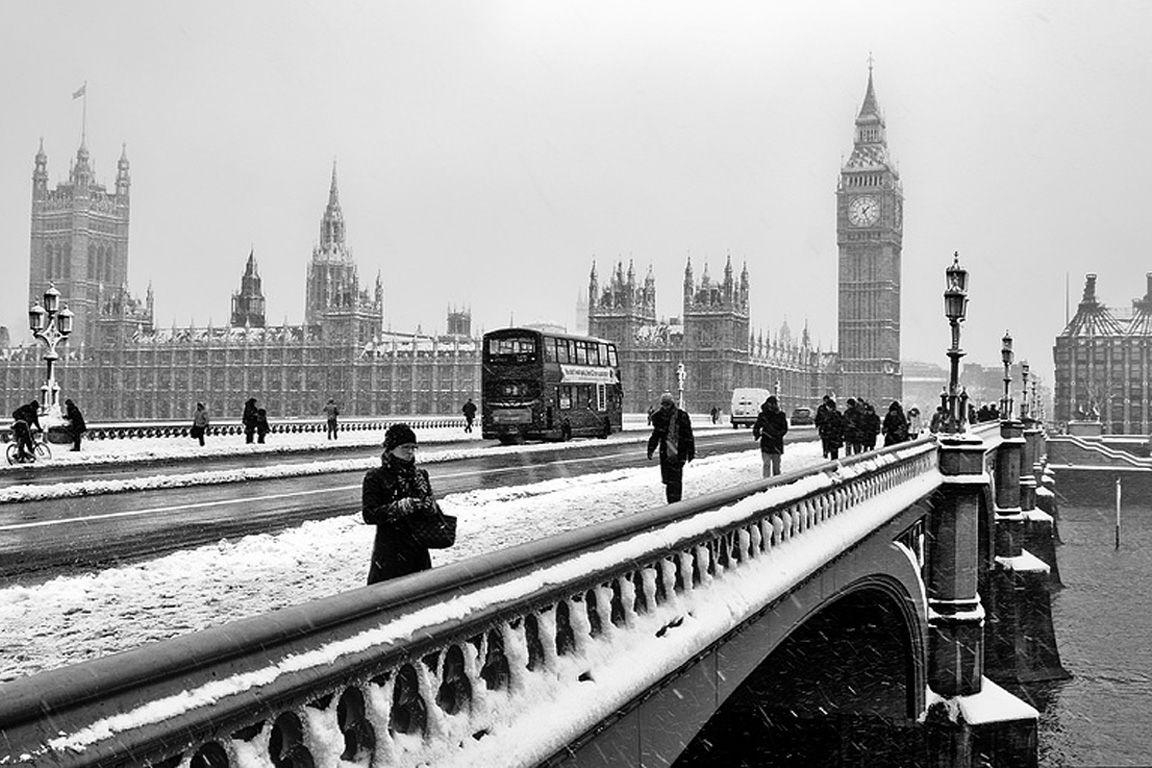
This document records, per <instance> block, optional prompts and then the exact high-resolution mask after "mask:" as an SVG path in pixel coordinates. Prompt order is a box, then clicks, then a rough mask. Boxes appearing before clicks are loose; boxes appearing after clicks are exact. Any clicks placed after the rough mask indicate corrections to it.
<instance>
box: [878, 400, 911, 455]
mask: <svg viewBox="0 0 1152 768" xmlns="http://www.w3.org/2000/svg"><path fill="white" fill-rule="evenodd" d="M882 431H883V432H884V445H885V446H889V445H895V444H896V443H902V442H904V441H905V440H907V439H908V419H906V418H905V417H904V409H903V408H901V407H900V403H897V402H896V401H895V400H893V401H892V405H890V406H888V413H887V414H885V415H884V426H883V427H882Z"/></svg>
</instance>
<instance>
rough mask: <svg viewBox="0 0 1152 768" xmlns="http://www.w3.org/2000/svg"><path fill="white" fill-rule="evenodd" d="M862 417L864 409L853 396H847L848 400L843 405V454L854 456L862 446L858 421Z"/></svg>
mask: <svg viewBox="0 0 1152 768" xmlns="http://www.w3.org/2000/svg"><path fill="white" fill-rule="evenodd" d="M863 418H864V411H863V410H862V409H861V408H860V404H859V403H858V402H856V399H855V398H852V397H850V398H848V402H847V404H846V405H845V407H844V455H845V456H855V455H856V454H857V453H860V452H861V451H862V450H864V448H863V443H864V441H863V439H861V431H860V426H861V425H860V422H861V421H862V420H863Z"/></svg>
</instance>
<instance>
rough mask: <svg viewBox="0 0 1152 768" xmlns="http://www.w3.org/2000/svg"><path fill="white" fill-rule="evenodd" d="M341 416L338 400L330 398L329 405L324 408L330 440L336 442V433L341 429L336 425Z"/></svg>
mask: <svg viewBox="0 0 1152 768" xmlns="http://www.w3.org/2000/svg"><path fill="white" fill-rule="evenodd" d="M339 415H340V409H339V408H337V407H336V400H335V399H334V398H331V397H330V398H328V402H327V404H325V406H324V421H325V422H327V425H328V432H327V433H326V435H327V439H328V440H335V439H336V433H337V432H338V431H339V427H338V426H337V424H336V417H337V416H339Z"/></svg>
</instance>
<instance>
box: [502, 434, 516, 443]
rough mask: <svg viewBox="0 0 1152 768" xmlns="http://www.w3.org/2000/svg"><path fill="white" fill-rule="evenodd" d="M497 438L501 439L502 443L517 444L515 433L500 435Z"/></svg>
mask: <svg viewBox="0 0 1152 768" xmlns="http://www.w3.org/2000/svg"><path fill="white" fill-rule="evenodd" d="M497 439H498V440H499V441H500V445H515V444H516V436H515V435H500V437H499V438H497Z"/></svg>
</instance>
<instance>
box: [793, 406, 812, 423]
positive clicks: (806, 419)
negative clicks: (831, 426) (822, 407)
mask: <svg viewBox="0 0 1152 768" xmlns="http://www.w3.org/2000/svg"><path fill="white" fill-rule="evenodd" d="M789 421H790V422H791V424H792V426H794V427H802V426H805V425H806V424H814V423H816V419H814V418H813V417H812V409H811V408H804V407H801V408H794V409H793V410H792V418H791V419H789Z"/></svg>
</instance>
